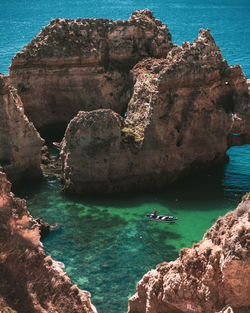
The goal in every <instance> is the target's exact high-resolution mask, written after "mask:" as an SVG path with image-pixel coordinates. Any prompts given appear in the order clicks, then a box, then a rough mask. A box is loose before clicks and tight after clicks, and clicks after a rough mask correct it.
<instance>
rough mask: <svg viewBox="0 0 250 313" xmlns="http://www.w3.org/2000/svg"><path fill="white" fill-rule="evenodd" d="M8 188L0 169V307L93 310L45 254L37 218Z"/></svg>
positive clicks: (81, 312) (83, 293) (84, 293)
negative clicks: (34, 217) (35, 218)
mask: <svg viewBox="0 0 250 313" xmlns="http://www.w3.org/2000/svg"><path fill="white" fill-rule="evenodd" d="M10 190H11V185H10V183H9V182H8V181H7V179H6V176H5V174H4V173H3V172H0V234H1V236H0V277H1V279H0V310H1V311H2V309H3V310H5V311H4V312H6V313H7V312H14V310H15V311H17V312H18V313H27V312H29V313H39V312H41V313H45V312H51V313H52V312H54V313H56V312H60V313H64V312H65V313H68V312H72V313H73V312H75V313H76V312H77V313H97V311H96V309H95V307H94V306H93V305H92V304H91V302H90V294H89V293H88V292H87V291H83V290H80V289H79V288H78V287H77V286H74V287H73V286H72V283H71V281H70V279H69V277H68V276H67V275H66V273H65V272H63V270H62V268H61V264H59V263H58V262H55V261H54V260H53V259H52V258H51V257H50V256H47V257H46V255H45V253H44V250H43V248H42V244H41V242H40V231H39V227H38V224H37V222H36V221H35V220H34V219H33V218H32V216H31V215H30V214H29V212H28V211H27V208H26V203H25V201H24V200H22V199H18V198H15V197H14V196H13V194H12V193H11V192H10ZM72 287H73V288H72ZM8 307H10V308H11V309H10V308H9V309H8ZM7 309H8V310H7ZM11 310H12V311H11Z"/></svg>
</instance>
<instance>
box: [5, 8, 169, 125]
mask: <svg viewBox="0 0 250 313" xmlns="http://www.w3.org/2000/svg"><path fill="white" fill-rule="evenodd" d="M172 47H173V44H172V42H171V35H170V33H169V32H168V27H167V26H166V25H163V24H162V23H161V21H160V20H157V19H155V18H154V16H153V14H152V12H150V11H149V10H144V11H135V12H133V13H132V15H131V17H130V18H129V20H118V21H115V22H113V21H112V20H107V19H81V18H78V19H77V20H70V19H55V20H51V22H50V24H49V25H47V26H46V27H44V28H43V29H42V31H41V32H40V33H39V34H38V35H37V36H36V37H35V38H34V39H33V40H32V41H31V43H30V44H28V45H27V46H26V47H24V48H23V49H22V50H21V51H20V52H18V53H17V54H16V55H15V57H14V58H13V61H12V64H11V67H10V78H11V82H12V84H13V85H14V86H15V87H16V88H17V89H18V93H19V95H20V96H21V98H22V101H23V104H24V107H25V112H26V114H27V116H28V117H29V118H30V120H31V121H33V122H34V124H35V126H36V127H37V128H41V127H45V126H46V125H49V124H55V123H59V122H67V123H68V122H69V121H70V120H71V119H72V118H73V117H74V116H75V115H76V114H77V112H78V111H79V110H95V109H98V108H112V109H113V110H115V111H116V112H118V113H124V112H125V111H126V107H127V104H128V101H129V98H130V96H131V87H132V80H131V77H130V74H129V70H130V69H131V68H132V67H133V66H134V65H135V64H136V63H137V62H138V61H139V60H141V59H143V58H145V57H149V56H152V57H163V56H166V54H167V53H168V51H169V50H170V49H171V48H172Z"/></svg>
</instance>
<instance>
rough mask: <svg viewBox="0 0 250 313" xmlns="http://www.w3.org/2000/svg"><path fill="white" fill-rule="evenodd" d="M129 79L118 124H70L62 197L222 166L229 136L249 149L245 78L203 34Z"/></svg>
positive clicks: (96, 115)
mask: <svg viewBox="0 0 250 313" xmlns="http://www.w3.org/2000/svg"><path fill="white" fill-rule="evenodd" d="M131 73H132V74H133V79H134V87H133V94H132V97H131V99H130V102H129V104H128V108H127V112H126V118H122V117H121V116H119V115H118V114H117V113H115V112H113V111H112V110H97V111H92V112H79V113H78V115H77V116H76V117H75V118H74V119H73V120H72V121H71V122H70V124H69V126H68V128H67V130H66V133H65V138H64V140H63V144H62V151H61V156H62V160H63V170H64V181H65V186H64V189H65V190H66V191H68V192H71V193H72V192H76V193H84V192H99V193H100V192H104V193H107V192H120V191H127V190H138V189H139V188H144V189H145V188H151V187H154V188H155V187H157V186H162V185H165V184H169V183H172V182H173V181H174V180H176V179H178V178H180V177H181V176H182V175H184V174H187V173H188V172H189V171H193V170H195V169H199V168H204V167H206V166H210V165H211V164H215V163H219V162H222V161H224V160H225V155H226V150H227V149H228V147H229V146H230V145H231V144H232V139H231V137H232V136H233V135H234V133H236V132H237V135H238V136H237V140H238V138H240V141H239V140H238V141H237V140H235V141H234V144H242V143H246V142H247V140H248V142H250V129H249V127H248V126H247V125H250V115H249V107H248V102H249V96H248V89H247V84H246V80H245V76H244V74H243V73H242V71H241V68H240V67H239V66H233V67H230V66H229V65H228V64H227V62H226V61H225V60H224V59H223V58H222V55H221V51H220V49H219V48H218V46H217V45H216V44H215V42H214V39H213V37H212V35H211V34H210V32H209V30H200V32H199V36H198V38H197V39H196V40H195V41H194V42H193V43H187V42H185V43H183V44H182V46H181V47H174V48H173V49H172V50H171V51H170V52H169V53H168V55H167V56H166V58H161V59H155V58H147V59H144V60H143V61H141V62H139V63H138V64H137V65H135V67H134V68H133V69H132V71H131Z"/></svg>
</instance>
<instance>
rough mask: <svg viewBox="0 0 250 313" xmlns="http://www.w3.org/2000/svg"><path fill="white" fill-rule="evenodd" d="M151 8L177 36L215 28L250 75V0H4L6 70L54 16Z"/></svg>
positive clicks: (0, 55) (0, 12) (0, 28)
mask: <svg viewBox="0 0 250 313" xmlns="http://www.w3.org/2000/svg"><path fill="white" fill-rule="evenodd" d="M145 8H149V9H150V10H152V11H153V12H154V15H155V16H156V17H157V18H159V19H161V20H162V21H163V22H164V23H165V24H167V25H168V26H169V29H170V32H171V34H172V37H173V41H174V42H175V43H177V44H180V43H181V42H183V41H193V40H194V39H195V38H196V37H197V34H198V29H199V28H210V29H211V31H212V34H213V36H214V38H215V40H216V43H217V44H218V45H219V47H220V48H221V50H222V53H223V56H224V58H226V59H227V60H228V62H229V64H231V65H233V64H240V65H242V67H243V71H244V73H245V74H246V76H247V77H248V78H250V18H249V16H250V1H249V0H220V1H218V0H206V1H205V0H174V1H173V0H143V1H142V0H116V1H113V0H112V1H111V0H71V1H69V0H53V1H52V0H0V72H2V73H5V74H7V73H8V66H9V65H10V63H11V58H12V57H13V56H14V54H15V53H16V52H17V51H19V50H20V49H21V48H22V47H23V46H24V45H26V44H27V43H29V42H30V41H31V39H32V38H33V37H34V36H35V35H36V34H37V33H38V32H39V31H40V30H41V28H42V27H43V26H44V25H47V24H48V23H49V21H50V19H51V18H57V17H66V18H77V17H96V18H100V17H104V18H109V19H113V20H116V19H127V18H128V17H129V16H130V14H131V12H132V11H134V10H138V9H145Z"/></svg>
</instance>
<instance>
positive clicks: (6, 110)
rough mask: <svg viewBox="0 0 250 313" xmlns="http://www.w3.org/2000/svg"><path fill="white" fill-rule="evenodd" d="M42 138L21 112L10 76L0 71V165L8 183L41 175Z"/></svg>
mask: <svg viewBox="0 0 250 313" xmlns="http://www.w3.org/2000/svg"><path fill="white" fill-rule="evenodd" d="M42 144H43V139H41V137H40V135H39V133H38V132H37V130H36V129H35V127H34V125H33V123H31V122H29V120H28V119H27V117H26V116H25V114H24V109H23V104H22V101H21V99H20V97H19V96H18V94H17V91H16V89H15V88H14V87H12V86H11V84H10V82H9V78H8V77H7V76H4V75H1V74H0V165H2V167H3V168H4V170H5V172H6V173H7V175H8V178H9V179H10V180H11V182H17V181H19V180H20V179H21V178H22V177H25V178H38V177H41V169H40V162H41V147H42Z"/></svg>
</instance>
